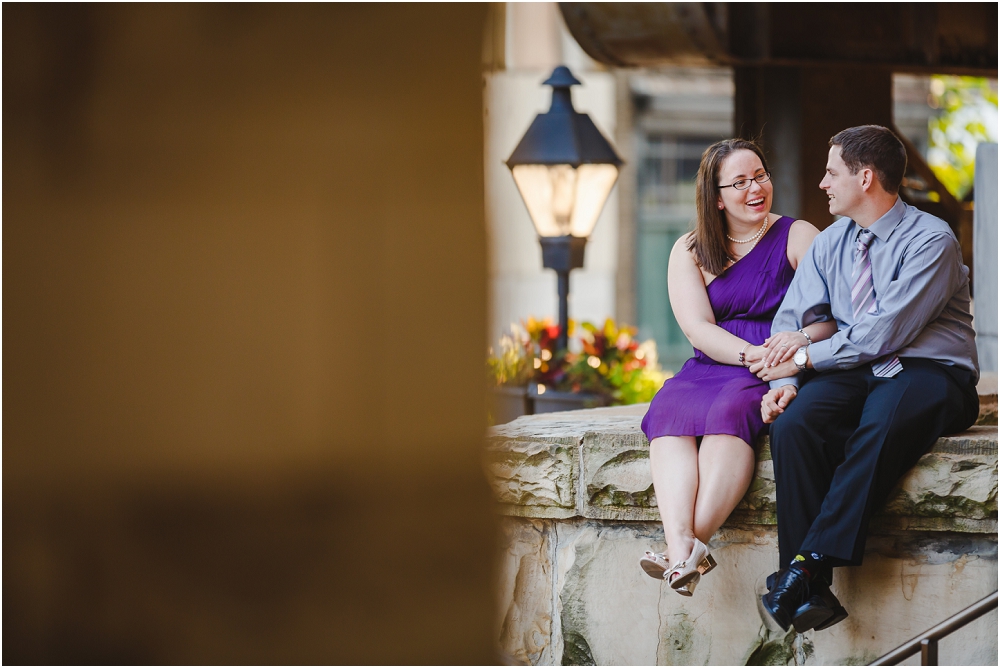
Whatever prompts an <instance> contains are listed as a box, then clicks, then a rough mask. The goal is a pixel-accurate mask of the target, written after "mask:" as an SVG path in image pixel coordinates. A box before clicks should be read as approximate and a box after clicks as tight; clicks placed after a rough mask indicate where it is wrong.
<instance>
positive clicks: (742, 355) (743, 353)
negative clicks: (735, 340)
mask: <svg viewBox="0 0 1000 668" xmlns="http://www.w3.org/2000/svg"><path fill="white" fill-rule="evenodd" d="M751 345H753V344H750V343H747V344H746V345H745V346H743V350H741V351H740V364H742V365H743V366H744V367H746V366H749V365H748V364H747V348H749V347H750V346H751Z"/></svg>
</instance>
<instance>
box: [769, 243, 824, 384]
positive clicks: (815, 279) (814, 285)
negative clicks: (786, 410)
mask: <svg viewBox="0 0 1000 668" xmlns="http://www.w3.org/2000/svg"><path fill="white" fill-rule="evenodd" d="M822 237H823V235H822V234H820V236H818V237H816V239H815V240H814V241H813V243H812V245H811V246H810V247H809V250H807V251H806V254H805V256H803V258H802V261H801V262H799V266H798V269H796V270H795V276H794V277H793V278H792V283H791V285H789V286H788V292H786V293H785V298H784V299H783V300H781V306H780V307H779V308H778V312H777V313H776V314H775V316H774V320H773V321H772V322H771V335H772V336H773V335H775V334H777V333H779V332H790V331H795V330H797V329H799V328H800V327H805V326H806V325H810V324H812V323H814V322H823V321H826V320H830V319H831V316H830V306H829V304H830V293H829V290H828V288H827V284H826V278H825V277H824V276H823V272H821V271H820V268H819V261H818V259H817V253H818V252H822V250H821V249H822V246H823V240H822ZM770 385H771V389H772V390H776V389H779V388H781V387H784V386H787V385H791V386H793V387H795V388H798V386H799V379H798V375H795V376H791V377H788V378H780V379H778V380H772V381H770Z"/></svg>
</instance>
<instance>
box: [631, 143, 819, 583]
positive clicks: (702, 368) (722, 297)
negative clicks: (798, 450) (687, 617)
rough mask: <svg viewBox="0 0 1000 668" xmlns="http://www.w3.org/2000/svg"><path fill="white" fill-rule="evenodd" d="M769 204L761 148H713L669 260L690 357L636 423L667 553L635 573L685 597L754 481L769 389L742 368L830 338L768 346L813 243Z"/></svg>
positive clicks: (808, 230)
mask: <svg viewBox="0 0 1000 668" xmlns="http://www.w3.org/2000/svg"><path fill="white" fill-rule="evenodd" d="M772 195H773V188H772V185H771V182H770V174H769V173H768V171H767V164H766V162H765V160H764V155H763V153H762V151H761V150H760V148H759V147H758V146H757V145H756V144H754V143H753V142H750V141H746V140H742V139H729V140H726V141H722V142H719V143H717V144H714V145H713V146H710V147H709V148H708V149H707V150H706V151H705V153H704V154H703V155H702V158H701V166H700V167H699V169H698V176H697V212H698V218H697V223H696V226H695V229H694V231H693V232H691V233H689V234H687V235H685V236H683V237H681V238H680V239H679V240H678V241H677V243H676V244H675V245H674V248H673V250H672V251H671V253H670V264H669V269H668V273H667V282H668V292H669V295H670V305H671V307H672V308H673V311H674V315H675V317H676V318H677V322H678V324H680V326H681V329H682V330H683V331H684V335H685V336H687V338H688V340H689V341H691V344H692V345H693V346H694V348H695V356H694V357H693V358H691V359H689V360H688V361H687V362H685V363H684V366H683V367H682V368H681V370H680V371H679V372H678V373H677V375H676V376H674V377H673V378H671V379H670V380H668V381H667V382H666V383H664V385H663V387H662V388H661V389H660V391H659V392H658V393H657V395H656V397H654V398H653V401H652V403H651V404H650V407H649V411H648V412H647V413H646V416H645V417H644V418H643V420H642V430H643V432H644V433H645V434H646V437H647V438H648V439H649V441H650V452H649V460H650V466H651V468H652V474H653V487H654V490H655V492H656V498H657V502H658V505H659V508H660V517H661V519H662V521H663V530H664V537H665V540H666V543H667V554H666V555H663V554H657V553H653V552H646V556H644V557H642V558H641V559H640V565H641V566H642V568H643V570H645V571H646V573H648V574H649V575H651V576H653V577H655V578H663V579H665V580H667V582H668V583H669V584H670V587H671V588H672V589H674V590H675V591H677V592H678V593H679V594H683V595H686V596H690V595H691V594H692V592H693V591H694V588H695V586H696V585H697V584H698V582H699V581H700V579H701V576H702V574H704V573H707V572H708V571H709V570H711V569H712V568H713V567H714V566H715V559H714V558H713V557H712V555H711V554H709V552H708V548H707V547H706V546H705V543H707V542H708V541H709V539H710V538H711V537H712V535H713V534H714V533H715V532H716V531H717V530H718V528H719V527H720V526H722V523H723V522H724V521H725V520H726V518H727V517H729V514H730V513H731V512H732V511H733V508H735V507H736V504H737V503H739V501H740V499H741V498H743V495H744V494H745V493H746V491H747V488H748V487H749V485H750V481H751V479H752V478H753V471H754V460H755V457H754V449H753V446H754V444H755V443H756V442H757V440H758V438H759V437H760V436H761V435H762V434H763V433H764V431H765V429H766V427H765V425H764V422H763V420H762V419H761V414H760V402H761V398H762V397H763V396H764V394H765V392H766V391H767V385H766V383H764V382H763V381H761V380H759V379H758V378H757V377H756V376H755V375H754V374H752V373H751V372H750V370H749V366H750V365H751V364H753V363H755V362H759V361H761V360H764V361H765V362H766V363H767V364H769V365H771V364H776V363H778V362H780V361H785V360H787V359H789V358H791V356H792V355H793V354H794V352H795V350H796V349H797V348H798V347H799V346H801V345H805V344H806V343H807V338H809V339H811V340H812V341H819V340H822V339H825V338H829V337H830V336H831V335H832V334H833V330H834V329H835V326H834V325H833V324H827V323H816V324H812V325H809V326H808V327H805V328H804V329H803V330H800V332H804V333H801V334H800V333H797V334H796V335H795V336H794V337H789V336H787V335H783V336H781V337H775V339H774V341H769V340H768V335H769V334H770V329H771V319H772V318H773V317H774V314H775V312H776V311H777V309H778V306H779V305H780V304H781V300H782V298H783V297H784V296H785V292H786V290H787V289H788V284H789V283H790V282H791V280H792V276H793V274H794V273H795V269H796V267H797V266H798V263H799V261H800V260H801V259H802V256H803V255H805V252H806V250H807V249H808V248H809V244H810V243H812V240H813V238H814V237H815V236H816V235H817V234H818V233H819V232H818V230H817V229H816V228H815V227H813V226H812V225H810V224H809V223H807V222H806V221H804V220H793V219H792V218H788V217H785V216H779V215H777V214H773V213H771V198H772ZM769 346H770V347H769ZM699 437H701V438H700V444H699V440H698V439H699ZM670 564H673V567H671V566H670Z"/></svg>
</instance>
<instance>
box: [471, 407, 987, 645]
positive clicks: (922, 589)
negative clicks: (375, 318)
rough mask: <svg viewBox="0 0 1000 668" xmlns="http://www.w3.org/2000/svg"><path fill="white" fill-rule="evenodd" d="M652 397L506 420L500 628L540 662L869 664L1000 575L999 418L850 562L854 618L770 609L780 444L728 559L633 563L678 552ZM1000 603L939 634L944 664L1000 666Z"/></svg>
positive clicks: (926, 480)
mask: <svg viewBox="0 0 1000 668" xmlns="http://www.w3.org/2000/svg"><path fill="white" fill-rule="evenodd" d="M640 416H641V410H640V408H638V407H637V408H628V409H594V410H590V411H578V412H574V413H563V414H555V415H543V416H533V417H529V418H520V419H518V420H516V421H514V422H513V423H510V424H508V425H504V426H502V427H497V428H494V430H493V431H492V434H491V438H490V440H489V444H488V447H487V468H488V470H489V471H490V474H491V481H492V483H493V485H494V493H495V496H496V497H497V499H498V500H499V501H500V504H501V506H500V507H501V512H502V513H503V514H504V515H506V516H507V517H506V518H505V519H504V522H503V541H504V550H503V556H502V558H501V561H500V570H499V573H498V578H499V589H498V592H499V595H498V607H499V611H498V613H499V614H498V626H497V638H498V640H499V645H500V648H501V651H502V652H503V653H504V655H505V656H507V657H508V658H509V659H510V660H511V661H513V662H517V663H523V664H531V665H560V664H562V665H607V664H615V665H654V664H655V665H709V664H714V665H718V664H722V665H786V664H793V665H802V664H808V665H825V664H839V665H859V664H865V663H869V662H870V661H872V660H874V659H875V658H877V657H878V656H880V655H881V654H883V653H884V652H886V651H888V650H890V649H892V648H893V647H895V646H897V645H899V644H901V643H902V642H904V641H906V640H908V639H910V638H911V637H913V636H915V635H917V634H918V633H920V632H922V631H924V630H926V629H927V628H929V627H931V626H933V625H934V624H936V623H938V622H940V621H941V620H942V619H944V618H945V617H946V616H948V615H951V614H953V613H955V612H957V611H959V610H961V609H962V608H964V607H966V606H967V605H969V604H971V603H973V602H975V601H977V600H979V599H980V598H982V597H983V596H985V595H987V594H989V593H990V592H992V591H994V590H995V589H996V582H997V537H996V531H997V529H996V526H997V524H996V521H997V510H996V496H997V430H996V428H995V427H974V428H973V429H972V430H971V431H969V432H966V433H964V434H961V435H958V436H953V437H949V438H943V439H941V440H939V441H938V443H937V444H936V445H935V446H934V448H933V449H932V450H931V452H929V453H928V454H927V455H925V456H924V457H923V458H922V459H921V460H920V461H919V462H918V464H917V466H916V467H915V468H914V469H913V470H912V471H911V472H910V474H908V476H907V477H906V478H904V479H903V480H902V481H901V483H900V485H899V487H898V489H897V490H896V492H895V493H894V494H893V496H892V497H891V500H890V501H889V503H888V504H887V505H886V508H885V509H884V510H883V511H882V512H881V513H880V514H879V515H878V516H876V518H874V520H873V526H872V535H871V536H870V538H869V540H868V545H867V552H866V558H865V563H864V565H863V566H861V567H859V568H847V569H837V571H836V575H835V579H836V581H835V583H834V589H835V591H837V593H838V596H839V597H840V599H841V601H842V603H843V604H844V605H845V607H847V609H848V611H849V613H850V617H849V618H848V619H847V620H845V621H844V622H842V623H841V624H839V625H837V626H835V627H833V628H831V629H829V630H826V631H819V632H817V631H810V632H808V633H806V634H802V635H796V634H794V633H787V634H786V633H782V632H781V631H780V630H778V629H774V628H770V627H769V626H768V625H765V624H764V623H763V622H762V621H761V617H760V615H759V612H758V601H759V596H760V594H761V593H763V592H764V589H765V587H764V578H765V577H766V576H767V575H768V574H769V573H771V572H772V571H774V570H776V568H777V554H778V552H777V532H776V528H775V526H774V525H775V520H774V483H773V475H772V473H771V472H772V469H771V461H770V453H769V450H768V448H767V444H766V442H765V443H764V444H762V447H759V448H758V461H757V475H756V477H755V479H754V482H753V484H752V485H751V488H750V491H749V492H748V493H747V496H746V497H745V498H744V500H743V501H742V502H741V504H740V506H739V508H738V509H737V511H736V512H734V514H733V516H732V517H731V518H730V520H729V521H728V522H727V524H726V525H725V526H724V527H723V528H722V529H721V530H720V531H719V532H718V533H717V534H716V536H714V537H713V539H712V541H711V543H710V547H711V549H712V553H713V555H714V556H715V557H716V559H717V560H718V563H719V565H718V567H717V568H716V569H715V570H714V571H712V572H711V573H710V574H708V575H706V576H705V577H704V578H703V580H702V582H701V584H700V585H699V586H698V588H697V590H696V592H695V595H694V596H693V597H691V598H685V597H682V596H678V595H676V594H675V593H674V592H673V591H671V590H670V589H669V588H668V587H666V586H665V585H664V584H663V583H660V582H657V581H655V580H652V579H650V578H649V577H647V576H646V575H645V574H644V573H643V572H642V570H641V569H640V568H639V567H638V565H637V563H636V562H637V560H638V558H639V556H641V555H642V553H643V551H644V550H646V549H653V550H655V551H662V550H663V549H664V548H665V544H664V542H663V531H662V527H661V525H660V523H659V517H658V511H657V508H656V498H655V495H654V494H653V489H652V482H651V479H650V475H649V467H648V461H647V460H648V443H647V442H646V440H645V437H644V436H643V435H642V433H641V431H640V430H639V419H640ZM996 621H997V618H996V613H995V612H994V613H990V615H987V616H986V617H985V618H984V619H981V620H978V621H977V622H974V623H973V624H971V625H969V626H967V627H966V628H965V629H963V630H962V631H960V632H958V633H956V634H953V635H952V636H950V637H949V638H948V639H946V640H945V641H943V642H942V643H941V648H940V652H941V658H942V661H943V662H944V663H948V664H957V665H961V664H995V663H996V660H997V638H996V633H995V631H996Z"/></svg>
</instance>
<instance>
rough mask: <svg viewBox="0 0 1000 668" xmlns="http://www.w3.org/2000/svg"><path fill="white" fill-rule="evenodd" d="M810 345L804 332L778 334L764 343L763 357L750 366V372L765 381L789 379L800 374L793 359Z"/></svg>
mask: <svg viewBox="0 0 1000 668" xmlns="http://www.w3.org/2000/svg"><path fill="white" fill-rule="evenodd" d="M807 343H809V340H808V339H806V337H805V335H804V334H803V333H802V332H778V333H777V334H775V335H773V336H770V337H768V338H767V339H766V340H765V341H764V345H763V346H762V348H763V355H762V356H761V358H760V359H759V360H757V361H755V362H754V363H753V364H751V365H750V372H751V373H753V374H756V376H757V377H758V378H760V379H761V380H764V381H770V380H778V379H779V378H788V377H790V376H794V375H795V374H797V373H798V372H799V368H798V367H797V366H795V362H793V361H792V357H793V356H794V355H795V351H797V350H798V349H799V348H801V347H802V346H804V345H806V344H807Z"/></svg>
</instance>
